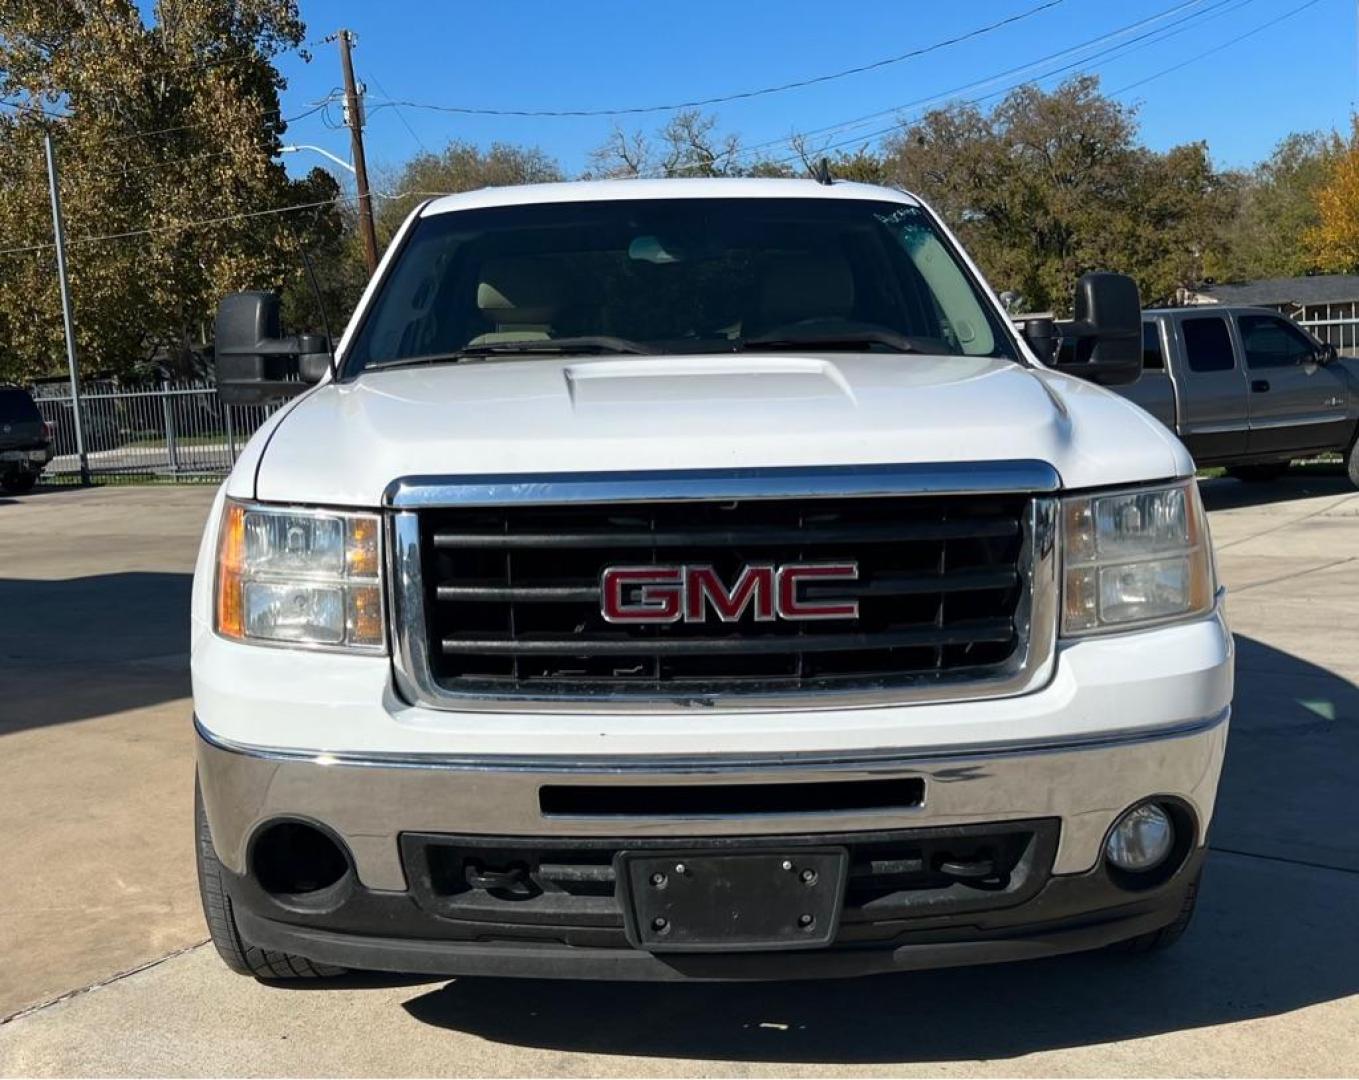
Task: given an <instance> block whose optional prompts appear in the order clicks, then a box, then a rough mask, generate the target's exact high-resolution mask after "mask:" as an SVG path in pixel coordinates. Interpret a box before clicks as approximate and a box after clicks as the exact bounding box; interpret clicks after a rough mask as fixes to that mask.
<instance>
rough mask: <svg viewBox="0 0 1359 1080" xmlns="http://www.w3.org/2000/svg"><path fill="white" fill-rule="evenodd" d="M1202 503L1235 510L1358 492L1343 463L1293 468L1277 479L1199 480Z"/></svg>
mask: <svg viewBox="0 0 1359 1080" xmlns="http://www.w3.org/2000/svg"><path fill="white" fill-rule="evenodd" d="M1199 490H1200V491H1201V492H1202V493H1203V505H1204V506H1205V507H1206V508H1207V509H1209V510H1234V509H1236V508H1238V507H1247V506H1269V505H1270V504H1272V503H1283V502H1291V501H1293V500H1294V499H1310V498H1316V497H1318V496H1331V495H1359V491H1357V490H1356V489H1355V486H1354V485H1353V484H1352V483H1350V480H1349V477H1348V476H1346V475H1345V468H1344V466H1343V465H1336V466H1335V468H1334V471H1331V469H1330V468H1329V467H1328V468H1324V469H1323V468H1320V467H1314V468H1307V469H1294V470H1292V471H1291V472H1289V473H1288V474H1287V475H1285V476H1283V477H1281V478H1280V479H1278V480H1270V481H1267V482H1264V483H1255V484H1247V483H1243V482H1242V481H1240V480H1233V479H1232V478H1231V477H1226V476H1223V477H1215V478H1213V479H1211V480H1200V481H1199Z"/></svg>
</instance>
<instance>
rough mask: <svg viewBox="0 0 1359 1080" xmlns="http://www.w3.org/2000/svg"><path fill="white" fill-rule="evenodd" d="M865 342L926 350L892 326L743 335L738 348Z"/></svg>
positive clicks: (845, 346)
mask: <svg viewBox="0 0 1359 1080" xmlns="http://www.w3.org/2000/svg"><path fill="white" fill-rule="evenodd" d="M867 345H881V346H882V347H883V348H885V349H891V350H892V351H893V352H899V353H919V352H925V350H924V349H922V348H921V347H920V346H919V345H917V344H916V343H915V341H913V340H912V339H911V338H909V337H907V336H906V335H905V334H898V333H897V332H896V331H895V330H827V331H825V332H822V333H817V332H815V331H813V332H810V333H807V334H782V333H780V334H772V335H770V336H768V337H754V338H746V339H745V340H744V341H741V342H738V348H741V349H811V350H816V349H860V348H863V347H864V346H867Z"/></svg>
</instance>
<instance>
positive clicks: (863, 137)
mask: <svg viewBox="0 0 1359 1080" xmlns="http://www.w3.org/2000/svg"><path fill="white" fill-rule="evenodd" d="M1195 2H1199V0H1195ZM1254 2H1255V0H1235V2H1234V6H1233V7H1231V8H1230V9H1229V11H1235V10H1238V9H1239V8H1242V7H1244V6H1246V5H1247V4H1250V3H1254ZM1319 2H1320V0H1308V3H1307V4H1305V5H1303V6H1304V7H1307V6H1310V5H1311V4H1313V3H1319ZM1232 3H1233V0H1217V2H1216V3H1214V4H1213V5H1211V6H1210V7H1208V8H1205V9H1204V10H1203V11H1199V12H1196V13H1195V14H1194V15H1191V16H1188V17H1187V18H1185V19H1182V20H1179V22H1176V23H1171V24H1170V26H1169V27H1167V26H1163V27H1161V28H1159V29H1157V30H1153V31H1149V32H1148V33H1146V34H1142V35H1139V36H1138V37H1135V38H1132V39H1130V40H1128V41H1125V42H1121V43H1120V44H1118V45H1114V46H1111V47H1110V48H1108V49H1104V50H1101V51H1099V52H1096V53H1093V54H1090V55H1088V56H1084V57H1082V58H1080V59H1079V60H1075V61H1073V62H1071V63H1069V64H1064V65H1062V66H1061V67H1057V68H1053V69H1051V70H1049V71H1046V72H1044V73H1043V74H1041V75H1039V76H1037V79H1040V80H1041V79H1050V78H1052V77H1053V76H1054V75H1060V74H1063V73H1064V72H1067V71H1070V70H1072V69H1073V68H1086V67H1087V66H1088V65H1089V64H1090V63H1091V62H1092V61H1093V60H1097V59H1099V58H1100V57H1102V56H1106V55H1108V54H1109V53H1113V52H1118V51H1119V50H1124V51H1123V52H1122V55H1121V56H1120V57H1118V58H1119V59H1121V58H1122V56H1126V55H1128V54H1129V53H1131V52H1134V51H1136V49H1128V48H1126V46H1128V45H1133V44H1135V43H1136V42H1139V41H1142V40H1143V39H1145V38H1150V37H1154V36H1155V35H1161V36H1159V37H1156V39H1155V41H1149V42H1147V43H1146V44H1157V43H1159V42H1161V41H1164V40H1166V39H1168V38H1170V37H1173V36H1175V34H1178V33H1183V32H1184V31H1183V30H1177V31H1174V32H1173V33H1164V31H1166V30H1169V29H1170V27H1173V26H1177V25H1179V24H1180V23H1183V22H1188V21H1189V20H1190V19H1194V18H1198V17H1200V16H1202V15H1204V14H1206V13H1207V12H1210V11H1217V14H1219V15H1225V14H1228V13H1229V11H1220V10H1218V9H1221V8H1222V7H1224V6H1225V5H1227V4H1232ZM1183 6H1184V5H1181V7H1183ZM1165 14H1166V13H1163V14H1162V16H1161V17H1164V15H1165ZM1212 17H1213V18H1216V17H1217V15H1214V16H1212ZM1204 21H1206V20H1204ZM1198 25H1202V23H1201V22H1200V23H1199V24H1198ZM1190 29H1192V28H1190ZM1260 29H1264V27H1260ZM1144 47H1145V45H1138V46H1137V48H1144ZM1077 48H1078V49H1079V48H1080V47H1077ZM1072 51H1076V50H1071V49H1068V50H1066V51H1065V53H1063V54H1056V55H1065V54H1068V53H1070V52H1072ZM1053 58H1055V57H1049V58H1048V59H1053ZM1043 62H1045V61H1038V62H1037V63H1035V64H1029V65H1025V66H1026V67H1035V66H1038V64H1041V63H1043ZM1191 62H1192V61H1191ZM1011 70H1012V71H1014V70H1022V69H1011ZM993 81H994V79H989V80H982V81H981V82H979V83H974V84H972V85H974V86H976V85H984V84H985V83H986V82H993ZM1034 81H1036V80H1034V79H1025V80H1021V81H1020V82H1017V83H1013V84H1011V85H1009V86H1003V87H1001V88H1000V89H998V90H993V91H991V92H990V93H987V94H982V95H979V96H977V97H974V98H964V99H961V103H962V104H967V105H976V104H979V103H980V102H983V101H987V100H989V99H991V98H995V97H999V96H1001V95H1002V94H1006V93H1009V92H1010V91H1011V90H1015V89H1018V88H1019V87H1021V86H1025V85H1028V83H1030V82H1034ZM958 89H963V88H958ZM1124 89H1126V87H1125V88H1124ZM956 92H957V90H953V91H947V92H945V93H943V94H937V95H935V96H934V97H932V98H927V99H922V100H921V101H920V102H915V103H912V105H914V104H924V103H926V102H932V101H940V100H946V99H948V98H950V97H951V96H952V95H953V94H954V93H956ZM1119 92H1121V91H1115V93H1119ZM1111 96H1112V95H1111ZM904 107H905V108H909V107H911V106H909V105H908V106H904ZM877 115H883V114H881V113H879V114H877ZM902 126H903V125H902V123H901V122H900V121H899V122H897V123H893V124H891V125H889V126H887V127H882V128H878V129H877V130H875V131H870V132H868V133H867V134H859V135H855V136H853V137H851V138H848V139H843V140H840V141H839V142H833V143H830V144H829V145H827V146H823V147H820V148H818V150H817V152H818V153H824V152H825V151H827V150H838V149H842V148H843V147H845V146H848V145H850V144H852V143H859V142H868V141H871V140H873V139H876V138H879V137H881V136H883V135H888V134H891V133H892V132H894V131H897V130H899V129H900V128H901V127H902ZM836 127H837V126H832V127H831V128H829V129H822V130H835V129H836ZM798 160H800V155H798V154H792V155H789V156H788V157H784V158H779V159H777V160H775V161H774V162H773V164H775V165H786V164H791V163H793V162H796V161H798Z"/></svg>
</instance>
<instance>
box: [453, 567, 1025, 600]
mask: <svg viewBox="0 0 1359 1080" xmlns="http://www.w3.org/2000/svg"><path fill="white" fill-rule="evenodd" d="M1018 583H1019V575H1018V574H1017V573H1016V572H1015V571H1014V570H1013V569H1010V568H1008V567H998V568H996V569H994V570H992V569H983V570H965V571H960V572H958V573H955V574H942V575H941V574H884V575H882V576H881V577H876V578H874V579H873V580H872V581H855V582H846V583H843V584H836V585H824V584H818V583H817V582H814V581H813V582H808V584H807V585H806V587H805V590H804V593H805V595H806V596H807V598H808V599H809V600H822V599H830V598H834V597H839V596H844V597H850V598H858V597H864V596H913V595H916V594H919V593H949V592H977V591H980V590H986V589H1008V588H1011V587H1012V586H1014V585H1017V584H1018ZM435 595H436V597H437V598H438V599H439V600H441V601H445V602H447V601H462V602H464V603H481V602H485V603H508V602H510V601H514V600H517V601H520V602H528V601H532V602H534V603H540V604H554V603H560V604H577V603H598V602H599V586H598V585H597V584H593V583H588V582H583V581H582V582H577V583H574V584H570V585H499V584H494V583H491V582H469V583H467V584H464V585H440V586H438V588H437V589H436V590H435Z"/></svg>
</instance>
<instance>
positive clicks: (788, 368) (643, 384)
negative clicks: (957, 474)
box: [562, 356, 854, 411]
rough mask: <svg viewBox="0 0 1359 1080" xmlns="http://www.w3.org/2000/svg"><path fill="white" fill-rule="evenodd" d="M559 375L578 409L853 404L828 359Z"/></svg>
mask: <svg viewBox="0 0 1359 1080" xmlns="http://www.w3.org/2000/svg"><path fill="white" fill-rule="evenodd" d="M562 376H563V377H564V378H565V379H566V390H567V394H568V395H569V396H570V398H571V404H572V407H573V408H574V409H575V410H576V411H580V410H581V409H588V408H591V407H593V406H609V405H639V404H663V403H668V402H706V401H760V402H769V401H798V400H808V399H814V398H839V399H841V400H843V401H845V402H847V403H849V404H853V403H854V392H853V391H852V390H851V389H850V386H849V382H848V380H846V379H845V377H844V375H843V374H842V373H841V371H840V369H839V368H838V367H836V365H835V364H834V363H833V362H831V361H829V360H818V359H814V358H810V357H786V356H760V357H755V356H730V357H728V356H694V357H657V358H656V359H650V358H645V357H639V358H638V359H636V360H595V361H591V362H588V363H581V364H572V365H569V366H568V367H566V368H564V369H563V370H562Z"/></svg>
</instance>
